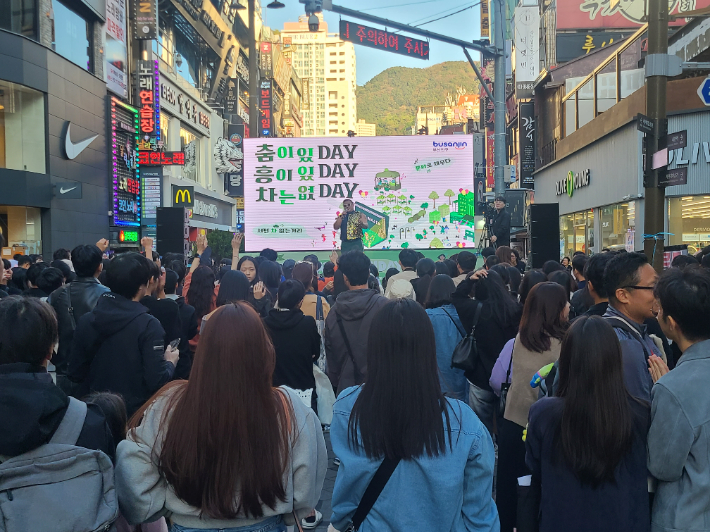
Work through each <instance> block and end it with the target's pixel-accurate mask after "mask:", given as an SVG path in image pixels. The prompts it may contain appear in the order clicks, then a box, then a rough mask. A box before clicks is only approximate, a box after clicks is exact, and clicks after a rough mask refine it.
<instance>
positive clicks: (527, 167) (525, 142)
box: [518, 102, 537, 188]
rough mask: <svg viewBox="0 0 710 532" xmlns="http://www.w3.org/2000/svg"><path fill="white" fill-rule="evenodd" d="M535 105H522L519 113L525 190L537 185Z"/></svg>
mask: <svg viewBox="0 0 710 532" xmlns="http://www.w3.org/2000/svg"><path fill="white" fill-rule="evenodd" d="M536 129H537V128H536V125H535V104H534V103H533V102H526V103H521V104H520V111H519V112H518V138H519V139H520V146H519V149H518V154H519V155H520V184H521V186H522V187H523V188H532V187H533V184H534V183H535V178H534V176H533V174H534V172H535V130H536Z"/></svg>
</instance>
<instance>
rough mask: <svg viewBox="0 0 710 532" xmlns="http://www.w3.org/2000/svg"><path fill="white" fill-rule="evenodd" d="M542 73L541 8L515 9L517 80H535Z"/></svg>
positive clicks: (517, 81)
mask: <svg viewBox="0 0 710 532" xmlns="http://www.w3.org/2000/svg"><path fill="white" fill-rule="evenodd" d="M539 74H540V10H539V8H538V7H517V8H516V9H515V82H516V83H520V82H526V81H535V80H536V79H537V76H538V75H539Z"/></svg>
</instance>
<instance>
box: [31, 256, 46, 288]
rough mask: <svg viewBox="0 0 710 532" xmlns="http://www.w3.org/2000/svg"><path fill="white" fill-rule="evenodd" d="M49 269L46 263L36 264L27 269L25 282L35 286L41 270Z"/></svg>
mask: <svg viewBox="0 0 710 532" xmlns="http://www.w3.org/2000/svg"><path fill="white" fill-rule="evenodd" d="M45 268H49V264H47V263H46V262H36V263H34V264H33V265H32V266H30V267H29V268H28V269H27V281H28V282H30V283H32V284H33V285H34V286H37V279H39V274H40V273H42V270H44V269H45Z"/></svg>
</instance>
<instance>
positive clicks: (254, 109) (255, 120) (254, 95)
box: [248, 0, 259, 139]
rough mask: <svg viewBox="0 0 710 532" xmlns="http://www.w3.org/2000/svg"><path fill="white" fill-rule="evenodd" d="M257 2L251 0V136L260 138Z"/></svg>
mask: <svg viewBox="0 0 710 532" xmlns="http://www.w3.org/2000/svg"><path fill="white" fill-rule="evenodd" d="M255 3H256V0H249V4H248V6H249V136H250V137H251V138H253V139H254V138H256V137H258V136H259V108H258V105H257V103H258V101H259V82H258V80H257V72H258V70H257V64H256V61H257V57H256V12H255V11H256V6H255Z"/></svg>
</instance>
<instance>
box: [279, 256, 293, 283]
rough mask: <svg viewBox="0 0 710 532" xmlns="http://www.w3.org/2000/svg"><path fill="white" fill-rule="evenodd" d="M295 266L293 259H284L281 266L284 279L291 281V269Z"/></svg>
mask: <svg viewBox="0 0 710 532" xmlns="http://www.w3.org/2000/svg"><path fill="white" fill-rule="evenodd" d="M294 266H296V261H295V260H293V259H286V260H285V261H284V263H283V264H282V265H281V270H282V271H283V274H284V279H293V267H294Z"/></svg>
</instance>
